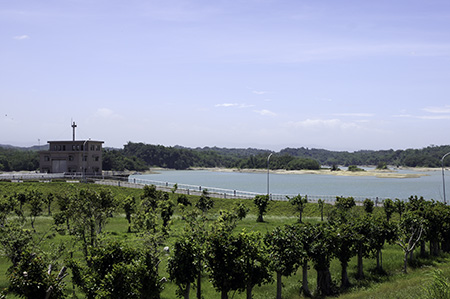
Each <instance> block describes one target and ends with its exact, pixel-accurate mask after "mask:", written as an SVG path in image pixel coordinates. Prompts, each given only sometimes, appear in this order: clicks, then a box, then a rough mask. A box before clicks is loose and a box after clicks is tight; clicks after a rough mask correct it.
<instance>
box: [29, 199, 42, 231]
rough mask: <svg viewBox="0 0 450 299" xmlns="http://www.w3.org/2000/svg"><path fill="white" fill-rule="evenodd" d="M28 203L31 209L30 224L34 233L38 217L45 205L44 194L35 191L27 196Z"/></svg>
mask: <svg viewBox="0 0 450 299" xmlns="http://www.w3.org/2000/svg"><path fill="white" fill-rule="evenodd" d="M27 197H28V201H27V204H28V206H29V209H30V223H31V227H32V228H33V230H34V231H36V230H35V228H34V222H35V221H36V217H37V216H39V215H41V214H42V211H43V208H42V205H43V204H44V200H43V194H42V193H41V192H39V191H36V190H33V191H31V192H29V193H28V195H27Z"/></svg>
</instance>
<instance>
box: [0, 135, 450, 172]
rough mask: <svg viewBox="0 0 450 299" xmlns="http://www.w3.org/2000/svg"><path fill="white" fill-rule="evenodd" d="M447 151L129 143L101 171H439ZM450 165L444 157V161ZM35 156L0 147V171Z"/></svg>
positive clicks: (23, 166)
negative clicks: (383, 167) (350, 168)
mask: <svg viewBox="0 0 450 299" xmlns="http://www.w3.org/2000/svg"><path fill="white" fill-rule="evenodd" d="M448 152H450V146H449V145H444V146H429V147H426V148H423V149H407V150H392V149H391V150H379V151H370V150H361V151H356V152H346V151H329V150H324V149H314V148H304V147H301V148H286V149H283V150H281V151H279V152H273V151H269V150H261V149H255V148H247V149H242V148H241V149H234V148H232V149H229V148H218V147H204V148H186V147H181V146H175V147H168V146H162V145H151V144H144V143H133V142H129V143H128V144H126V145H125V146H124V148H123V149H104V152H103V169H104V170H125V169H127V170H136V171H144V170H146V169H148V168H149V167H164V168H171V169H188V168H191V167H224V168H241V169H244V168H267V158H268V156H269V154H272V156H271V158H270V163H269V167H270V169H288V170H297V169H319V168H320V167H321V165H322V166H323V165H327V166H333V165H336V166H340V165H342V166H350V165H393V166H409V167H440V166H441V158H442V157H443V156H444V155H445V154H446V153H448ZM445 166H450V157H449V158H448V159H446V160H445ZM38 168H39V154H38V152H37V151H35V150H23V149H14V148H1V147H0V171H20V170H36V169H38Z"/></svg>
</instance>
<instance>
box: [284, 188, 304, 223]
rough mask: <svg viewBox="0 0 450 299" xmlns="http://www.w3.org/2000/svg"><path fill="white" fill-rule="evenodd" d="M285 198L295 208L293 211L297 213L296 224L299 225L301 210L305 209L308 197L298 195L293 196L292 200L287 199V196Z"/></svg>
mask: <svg viewBox="0 0 450 299" xmlns="http://www.w3.org/2000/svg"><path fill="white" fill-rule="evenodd" d="M286 197H287V198H288V200H289V202H290V203H291V205H293V206H294V207H295V210H296V211H297V212H298V213H299V219H298V222H300V223H301V222H302V214H303V210H304V209H305V206H306V204H307V203H308V197H307V196H306V195H305V196H301V195H300V194H299V195H297V196H294V197H292V198H289V197H288V196H286Z"/></svg>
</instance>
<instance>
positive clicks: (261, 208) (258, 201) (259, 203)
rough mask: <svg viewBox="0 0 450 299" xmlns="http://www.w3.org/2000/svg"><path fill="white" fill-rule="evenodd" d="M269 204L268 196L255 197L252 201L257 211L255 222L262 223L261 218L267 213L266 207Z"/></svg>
mask: <svg viewBox="0 0 450 299" xmlns="http://www.w3.org/2000/svg"><path fill="white" fill-rule="evenodd" d="M269 202H270V196H269V195H268V194H267V195H256V196H255V198H254V199H253V203H254V204H255V205H256V208H257V209H258V218H257V219H256V221H257V222H264V219H263V216H264V214H265V213H266V212H267V207H268V205H269Z"/></svg>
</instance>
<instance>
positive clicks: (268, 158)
mask: <svg viewBox="0 0 450 299" xmlns="http://www.w3.org/2000/svg"><path fill="white" fill-rule="evenodd" d="M272 155H273V153H270V155H269V156H268V157H267V196H269V194H270V192H269V160H270V157H272Z"/></svg>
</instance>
